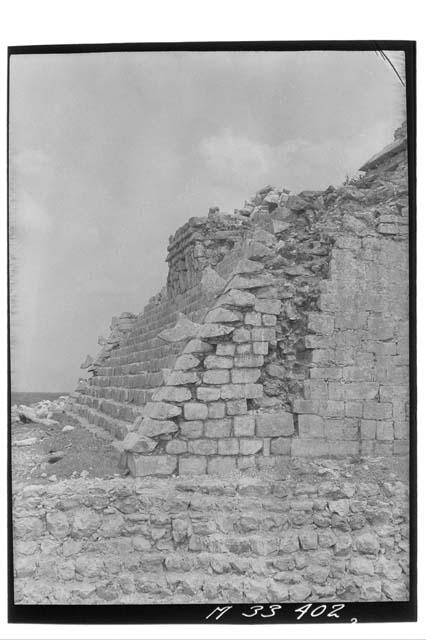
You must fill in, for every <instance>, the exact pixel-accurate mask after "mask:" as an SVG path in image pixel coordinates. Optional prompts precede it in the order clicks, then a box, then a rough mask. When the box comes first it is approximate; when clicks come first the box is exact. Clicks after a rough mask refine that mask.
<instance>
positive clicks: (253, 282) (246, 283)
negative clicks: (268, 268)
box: [225, 273, 274, 291]
mask: <svg viewBox="0 0 426 640" xmlns="http://www.w3.org/2000/svg"><path fill="white" fill-rule="evenodd" d="M273 282H274V278H273V277H272V276H271V275H270V274H269V273H265V274H263V275H257V276H256V275H255V276H253V277H251V278H250V277H245V276H239V275H236V276H234V277H233V278H232V280H231V282H229V283H228V284H227V285H226V287H225V291H229V290H230V289H257V288H259V287H267V286H268V285H270V284H273Z"/></svg>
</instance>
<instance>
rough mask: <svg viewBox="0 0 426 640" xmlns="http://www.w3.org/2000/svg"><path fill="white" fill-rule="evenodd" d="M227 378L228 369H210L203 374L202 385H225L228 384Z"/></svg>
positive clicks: (228, 375)
mask: <svg viewBox="0 0 426 640" xmlns="http://www.w3.org/2000/svg"><path fill="white" fill-rule="evenodd" d="M229 378H230V373H229V370H228V369H211V370H210V371H205V372H204V373H203V382H204V384H226V383H227V382H229Z"/></svg>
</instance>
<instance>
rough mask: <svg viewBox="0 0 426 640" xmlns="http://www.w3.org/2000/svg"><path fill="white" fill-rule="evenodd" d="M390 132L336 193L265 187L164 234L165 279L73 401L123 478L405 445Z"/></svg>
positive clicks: (404, 299) (397, 215) (222, 470)
mask: <svg viewBox="0 0 426 640" xmlns="http://www.w3.org/2000/svg"><path fill="white" fill-rule="evenodd" d="M404 136H405V134H404V130H403V129H402V130H401V131H399V132H398V137H397V139H396V140H395V142H394V143H393V144H392V145H390V146H389V147H387V148H386V149H385V150H384V151H383V152H381V153H380V154H377V156H375V157H374V158H373V159H371V160H370V161H369V162H368V163H366V164H365V165H364V166H363V167H362V171H363V172H364V173H363V175H362V176H361V177H359V178H357V179H355V180H352V181H350V182H348V183H346V184H344V185H342V186H341V187H339V188H337V189H335V188H334V187H329V188H328V189H326V190H325V191H303V192H301V193H300V194H298V195H291V194H290V193H289V192H288V191H286V190H285V189H283V190H281V191H279V190H274V189H273V188H272V187H265V188H264V189H262V190H260V191H259V192H258V193H257V194H256V196H255V197H254V198H253V199H252V200H251V201H250V202H249V203H246V205H245V209H243V210H241V211H237V212H236V214H235V215H234V216H229V215H224V214H220V213H219V212H218V211H216V210H212V211H211V212H210V214H209V216H208V217H207V218H191V219H190V220H189V221H188V223H186V225H184V226H183V227H182V228H181V229H179V230H178V231H177V232H176V234H175V235H174V236H173V237H172V238H170V241H169V253H168V262H169V275H168V280H167V288H166V289H165V290H164V291H163V292H162V293H161V294H160V295H159V296H158V297H157V298H156V299H154V300H153V301H152V302H151V303H150V305H148V307H147V308H146V309H145V311H144V313H143V314H142V315H141V316H140V317H137V318H133V319H132V323H131V326H130V328H129V329H128V333H127V334H126V335H125V336H124V337H121V338H120V340H119V341H118V342H117V341H116V343H115V344H114V347H113V348H111V349H110V350H109V352H108V353H107V355H106V357H105V355H104V356H103V357H102V358H101V359H100V360H101V362H99V363H95V365H96V366H94V374H95V376H94V378H92V380H89V382H88V384H87V385H86V387H85V388H84V389H82V392H81V394H80V395H79V397H78V405H79V408H78V410H79V412H80V414H83V415H84V416H86V417H87V418H88V419H89V420H90V421H92V422H95V423H96V424H100V425H101V426H106V427H107V428H109V429H110V430H111V431H113V432H114V433H116V435H118V436H119V437H120V438H122V439H123V445H122V449H123V452H124V453H123V456H122V466H123V467H124V468H128V469H129V470H130V472H131V473H132V475H136V476H144V475H159V476H164V475H172V474H182V473H193V474H197V475H203V474H205V473H208V474H218V475H221V474H229V473H232V472H236V471H246V470H258V471H261V470H262V469H269V468H272V467H276V466H278V467H279V466H280V465H282V464H283V463H284V461H285V458H286V457H288V456H296V457H297V456H330V455H332V456H339V455H341V456H348V455H352V456H360V455H361V456H368V455H379V456H382V455H383V456H391V455H403V454H406V453H407V452H408V418H409V407H408V394H409V371H408V355H409V354H408V342H409V336H408V201H407V196H408V185H407V162H406V138H405V137H404ZM182 312H183V313H182ZM126 322H128V321H127V320H126Z"/></svg>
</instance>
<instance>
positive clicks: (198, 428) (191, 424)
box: [179, 420, 203, 438]
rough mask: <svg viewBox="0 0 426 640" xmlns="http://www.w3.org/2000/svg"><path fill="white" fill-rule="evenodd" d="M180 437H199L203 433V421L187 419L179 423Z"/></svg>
mask: <svg viewBox="0 0 426 640" xmlns="http://www.w3.org/2000/svg"><path fill="white" fill-rule="evenodd" d="M179 431H180V435H181V436H182V438H201V436H202V435H203V422H202V421H201V420H189V421H188V422H182V423H181V424H180V425H179Z"/></svg>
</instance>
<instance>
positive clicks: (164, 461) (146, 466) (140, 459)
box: [129, 454, 177, 477]
mask: <svg viewBox="0 0 426 640" xmlns="http://www.w3.org/2000/svg"><path fill="white" fill-rule="evenodd" d="M129 458H130V459H129V470H130V473H131V474H132V476H134V477H138V476H168V475H171V474H172V473H174V472H175V471H176V467H177V457H176V456H171V455H159V456H156V455H148V456H144V455H139V454H130V456H129Z"/></svg>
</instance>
